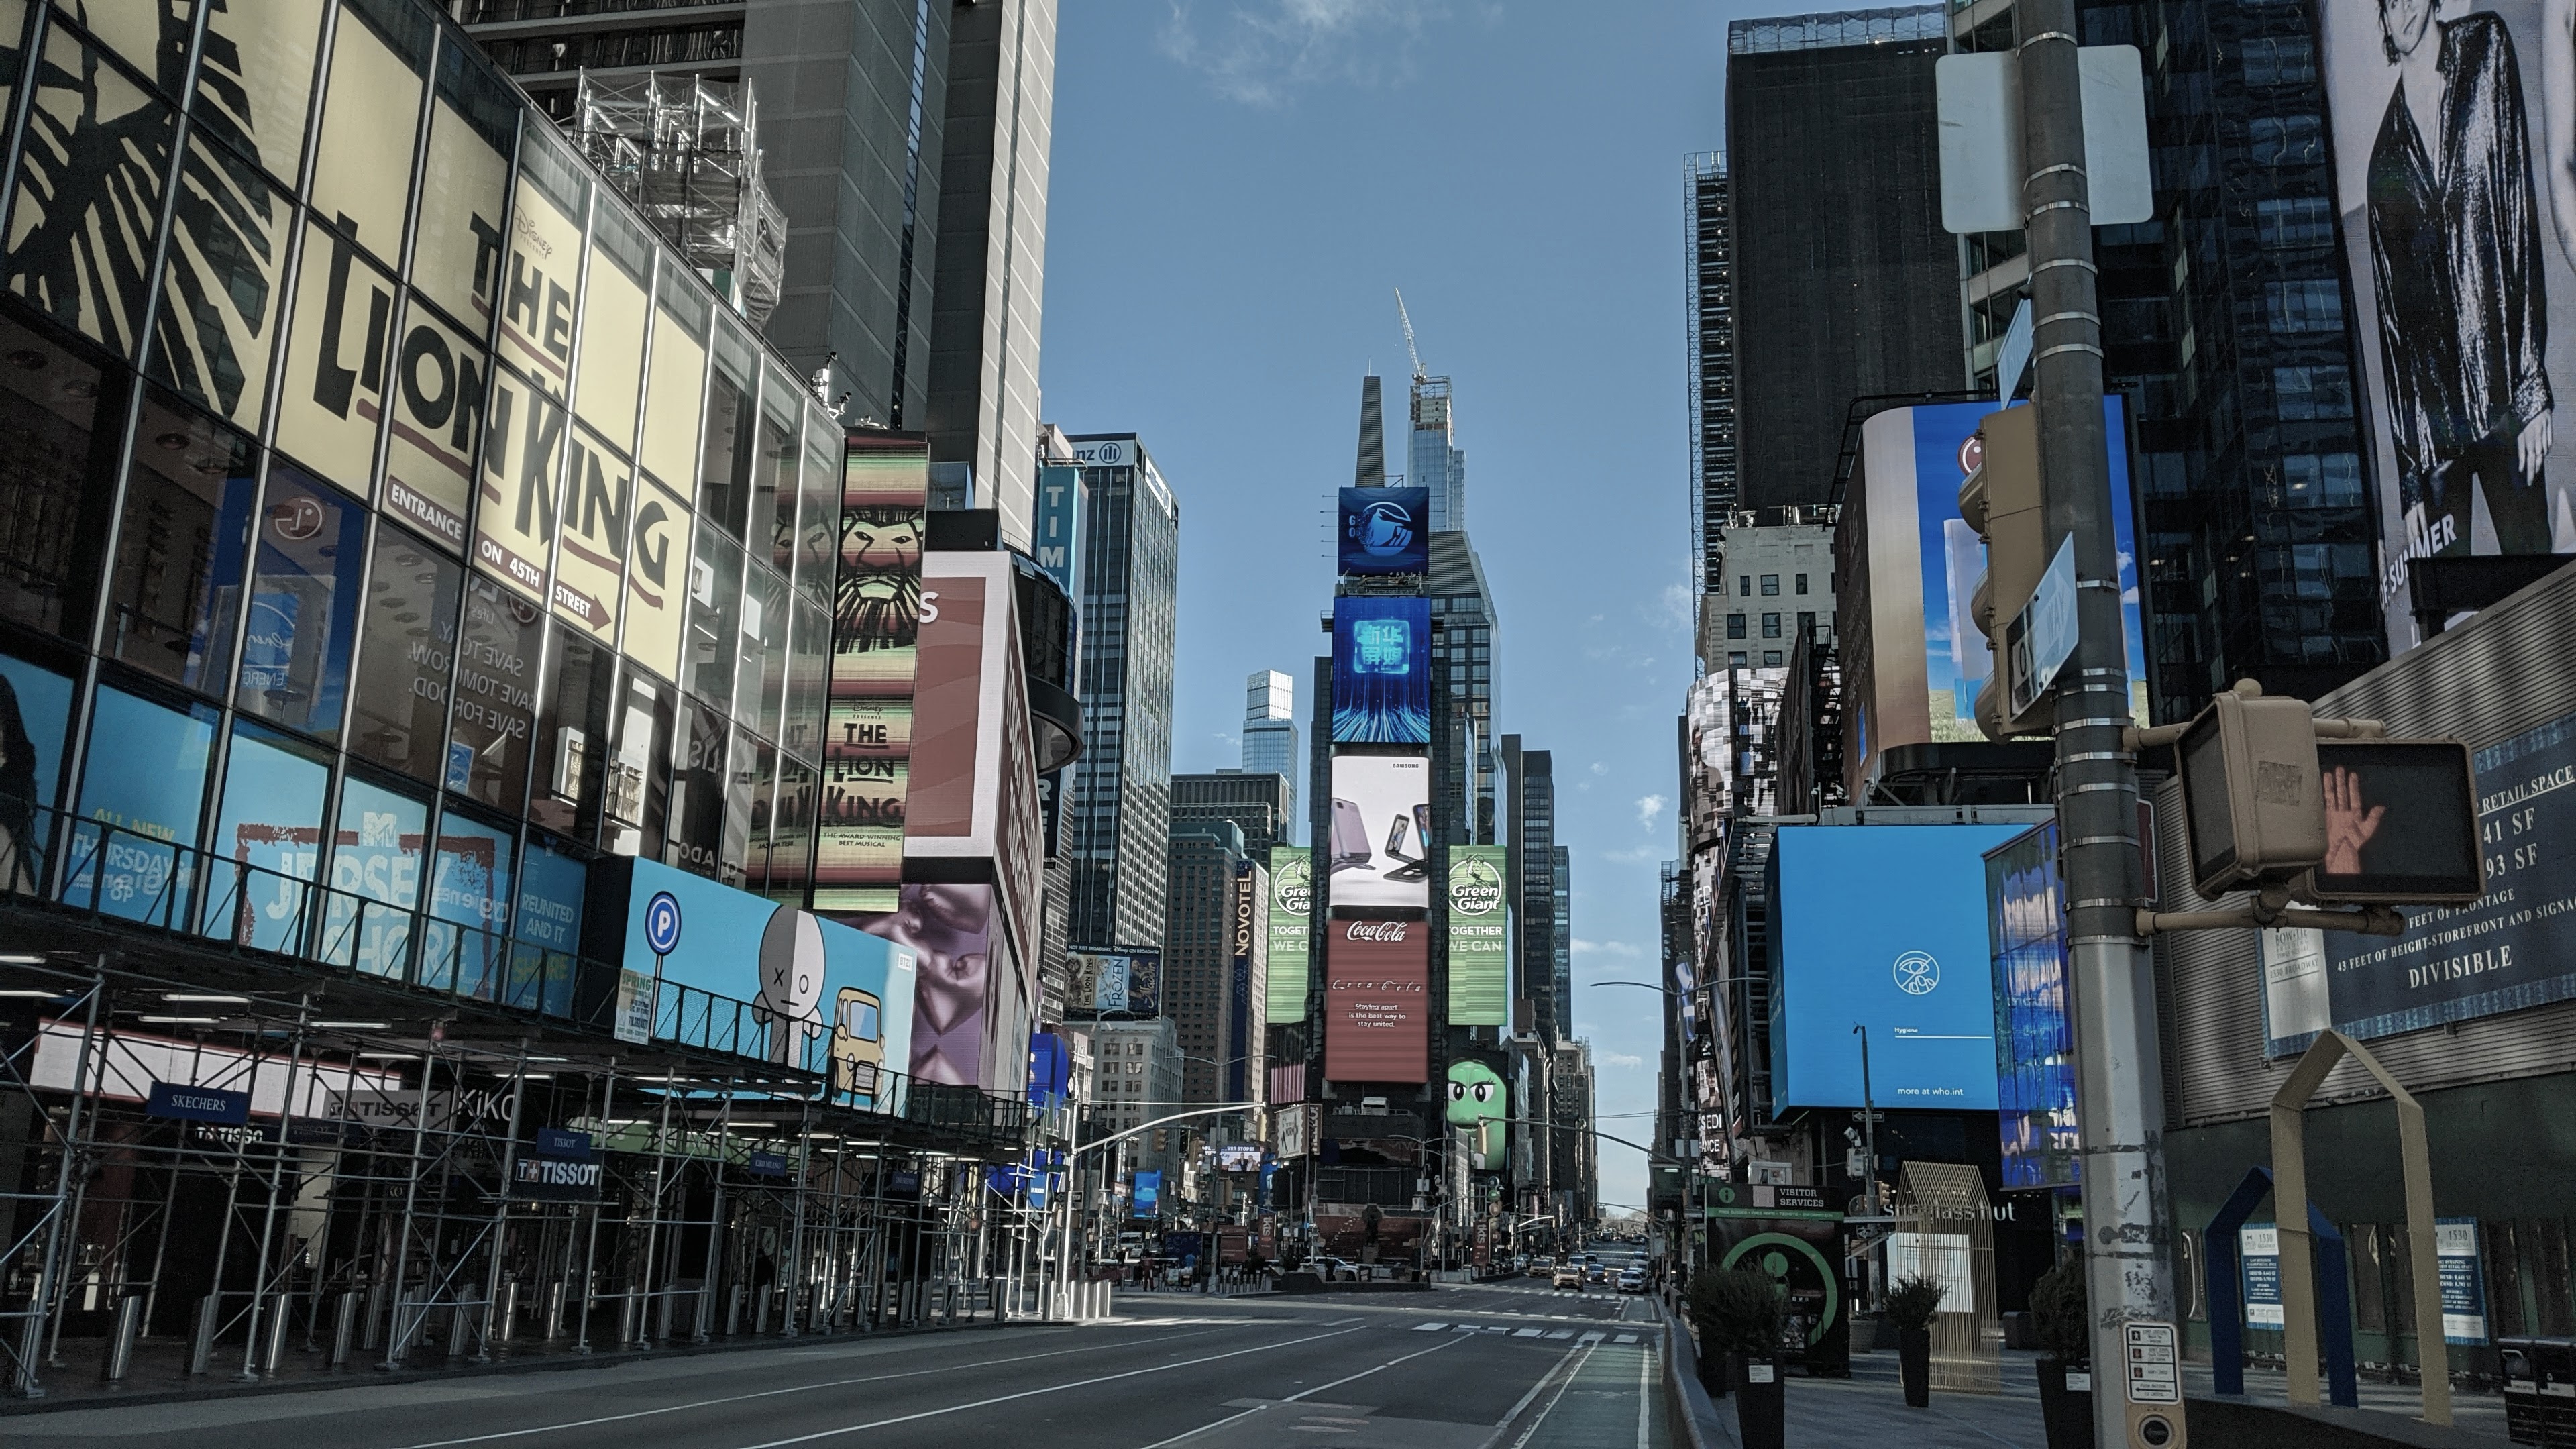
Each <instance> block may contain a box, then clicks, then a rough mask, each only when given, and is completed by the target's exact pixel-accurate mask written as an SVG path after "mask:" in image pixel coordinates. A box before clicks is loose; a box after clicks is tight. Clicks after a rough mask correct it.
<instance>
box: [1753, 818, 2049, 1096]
mask: <svg viewBox="0 0 2576 1449" xmlns="http://www.w3.org/2000/svg"><path fill="white" fill-rule="evenodd" d="M2022 829H2023V827H2020V826H2012V825H1830V826H1815V825H1809V826H1784V827H1782V828H1781V830H1780V833H1779V837H1778V839H1777V842H1776V843H1775V845H1774V847H1773V850H1772V856H1771V871H1772V877H1773V885H1772V892H1771V900H1772V910H1773V920H1774V923H1775V924H1774V929H1773V933H1772V940H1773V944H1772V971H1773V975H1772V979H1773V981H1774V983H1775V985H1774V987H1773V990H1774V991H1775V992H1776V993H1777V995H1776V998H1775V1006H1774V1008H1773V1011H1772V1018H1771V1058H1772V1063H1773V1068H1772V1084H1773V1085H1772V1102H1773V1108H1772V1109H1773V1111H1774V1113H1775V1114H1777V1113H1785V1112H1787V1111H1788V1110H1789V1109H1790V1108H1792V1107H1858V1106H1861V1105H1862V1099H1861V1092H1862V1089H1861V1070H1860V1052H1861V1040H1862V1039H1861V1037H1860V1035H1859V1034H1858V1033H1856V1032H1854V1031H1853V1029H1852V1028H1854V1027H1856V1026H1858V1027H1866V1028H1867V1029H1868V1041H1869V1075H1870V1088H1871V1095H1872V1097H1873V1098H1874V1100H1875V1102H1876V1104H1877V1105H1878V1106H1881V1107H1924V1108H1935V1109H1946V1110H1950V1111H1976V1112H1991V1111H1993V1110H1995V1001H1994V970H1993V964H1992V956H1991V949H1990V947H1989V946H1988V943H1987V939H1986V910H1985V900H1986V867H1985V860H1984V853H1985V852H1986V851H1987V850H1990V849H1992V848H1993V847H1995V846H1998V845H2001V844H2003V843H2004V842H2005V841H2007V840H2009V839H2011V838H2012V837H2013V836H2014V835H2016V834H2019V833H2020V832H2021V830H2022Z"/></svg>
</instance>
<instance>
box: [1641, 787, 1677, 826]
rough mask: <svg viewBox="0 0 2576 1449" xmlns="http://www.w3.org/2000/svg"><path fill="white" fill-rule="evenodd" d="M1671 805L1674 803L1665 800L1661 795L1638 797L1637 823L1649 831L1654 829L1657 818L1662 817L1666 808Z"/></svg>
mask: <svg viewBox="0 0 2576 1449" xmlns="http://www.w3.org/2000/svg"><path fill="white" fill-rule="evenodd" d="M1671 803H1673V802H1672V801H1670V800H1667V799H1665V798H1664V797H1663V796H1661V795H1640V796H1638V797H1637V823H1638V824H1639V825H1642V826H1644V827H1646V828H1647V829H1648V830H1652V829H1654V828H1655V820H1656V818H1657V817H1659V816H1661V815H1662V814H1663V813H1664V807H1665V806H1667V805H1670V804H1671Z"/></svg>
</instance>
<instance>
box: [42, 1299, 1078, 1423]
mask: <svg viewBox="0 0 2576 1449" xmlns="http://www.w3.org/2000/svg"><path fill="white" fill-rule="evenodd" d="M1074 1326H1077V1325H1074V1324H1067V1323H1062V1322H1056V1321H1051V1320H1047V1319H1041V1318H1014V1319H1010V1320H1007V1321H1003V1322H994V1323H962V1324H951V1325H949V1326H948V1327H945V1328H929V1327H924V1328H895V1329H878V1330H875V1331H873V1332H868V1333H833V1334H820V1333H806V1334H799V1335H797V1336H796V1337H794V1338H761V1339H752V1340H749V1341H746V1342H741V1343H704V1344H691V1345H689V1346H687V1347H685V1348H660V1349H648V1350H645V1351H644V1352H641V1353H638V1352H636V1351H634V1350H632V1349H627V1350H621V1351H618V1352H614V1353H591V1354H575V1353H560V1354H549V1355H547V1356H546V1357H544V1358H531V1359H523V1360H519V1361H516V1362H499V1363H487V1364H474V1365H471V1366H469V1367H466V1368H436V1369H399V1370H394V1371H391V1372H382V1371H376V1370H371V1369H369V1368H366V1367H364V1366H358V1367H353V1368H350V1369H348V1370H345V1371H343V1372H340V1373H336V1374H315V1375H309V1376H304V1377H299V1378H293V1379H270V1380H264V1381H262V1382H259V1383H255V1384H238V1383H220V1384H204V1385H198V1386H193V1387H188V1388H177V1389H148V1390H132V1391H128V1392H123V1393H112V1392H111V1393H85V1394H81V1395H78V1396H74V1397H65V1398H55V1397H52V1396H47V1397H45V1398H41V1399H20V1398H10V1397H0V1420H5V1419H8V1418H11V1417H14V1416H18V1415H27V1414H60V1413H70V1412H74V1411H77V1410H82V1409H121V1408H128V1407H137V1406H148V1405H155V1404H195V1403H205V1402H208V1401H210V1400H215V1399H251V1398H265V1397H268V1396H270V1395H275V1394H313V1393H330V1392H332V1391H334V1390H338V1389H357V1388H375V1387H379V1386H382V1385H387V1384H419V1383H434V1382H438V1381H441V1380H448V1379H478V1378H492V1377H496V1376H499V1375H503V1374H531V1373H559V1372H570V1371H577V1370H581V1369H604V1368H619V1367H622V1366H624V1365H627V1364H634V1363H655V1362H660V1361H663V1360H668V1359H683V1358H706V1357H710V1356H714V1355H720V1354H731V1353H754V1352H758V1351H759V1350H761V1349H769V1348H810V1347H812V1346H814V1345H815V1344H817V1343H824V1344H832V1343H870V1342H875V1341H877V1340H880V1339H895V1338H926V1337H929V1336H930V1335H933V1334H941V1333H972V1332H977V1331H980V1330H985V1329H995V1328H1069V1327H1074Z"/></svg>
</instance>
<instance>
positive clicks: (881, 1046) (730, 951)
mask: <svg viewBox="0 0 2576 1449" xmlns="http://www.w3.org/2000/svg"><path fill="white" fill-rule="evenodd" d="M631 869H632V871H633V874H632V876H631V877H630V879H629V882H628V885H627V893H626V909H625V912H624V915H623V917H622V918H621V931H622V939H621V940H620V942H619V943H618V944H617V948H616V954H615V956H614V957H613V959H615V960H617V961H618V963H619V964H620V965H622V966H623V967H624V968H625V969H626V970H627V971H629V972H633V973H636V974H637V975H640V976H642V977H643V978H644V979H646V980H657V979H658V980H659V981H660V982H662V983H663V984H665V985H679V986H687V987H693V988H695V989H697V990H699V991H704V992H706V993H708V994H709V995H712V996H717V997H723V998H726V999H727V1000H729V1001H746V1002H749V1003H750V1004H751V1016H752V1020H753V1021H755V1022H757V1023H759V1024H760V1025H761V1026H762V1027H763V1028H764V1029H765V1030H766V1034H767V1039H766V1045H767V1047H768V1058H769V1060H771V1061H773V1062H777V1063H779V1064H781V1065H787V1066H799V1067H803V1068H805V1069H806V1070H808V1071H823V1070H825V1069H826V1068H827V1067H828V1069H829V1070H830V1071H831V1073H832V1078H833V1086H834V1088H835V1090H839V1091H854V1092H857V1093H859V1094H860V1095H861V1096H863V1097H864V1096H867V1095H869V1094H870V1093H872V1092H873V1091H874V1090H875V1085H874V1084H875V1080H876V1074H877V1070H878V1069H879V1068H883V1069H884V1070H887V1071H893V1072H903V1073H908V1074H913V1075H919V1074H920V1066H919V1064H918V1063H917V1062H916V1061H915V1059H914V1049H915V1046H916V1045H917V1043H916V1041H915V1039H914V1030H913V1007H914V999H915V989H916V987H917V986H918V984H919V969H918V968H919V963H920V955H919V953H918V952H917V951H916V950H914V949H913V948H912V947H911V946H910V945H908V944H900V943H896V942H892V941H887V940H883V939H880V938H879V937H876V936H871V935H867V934H865V933H863V932H859V931H854V930H852V929H850V928H849V927H847V926H844V925H841V924H839V923H838V922H834V921H827V920H824V919H822V918H821V917H819V916H816V915H813V914H812V913H810V912H807V911H800V910H798V909H796V908H795V907H793V906H785V905H780V904H779V903H777V902H775V901H772V900H769V899H768V898H766V897H763V896H755V895H752V894H750V893H749V892H747V891H738V890H735V889H733V888H732V887H730V886H722V885H718V884H716V883H715V882H714V881H711V880H704V879H701V878H700V877H698V876H694V875H691V874H689V873H688V872H686V871H680V870H673V869H672V868H671V867H669V866H666V865H662V864H660V863H658V862H655V861H650V860H640V859H639V860H635V861H633V862H631ZM663 896H668V897H670V904H669V905H668V906H663V907H660V909H661V911H662V912H663V921H664V923H665V925H664V929H665V931H666V932H667V934H665V935H663V936H662V937H661V938H660V939H662V940H668V941H673V944H672V947H671V949H670V950H668V951H665V952H662V953H659V954H658V955H657V954H656V953H655V952H654V950H653V944H654V940H655V933H654V931H653V930H652V929H650V928H649V927H648V922H647V918H648V915H650V914H651V913H653V912H654V911H655V910H656V902H657V900H658V899H659V898H660V897H663ZM674 908H676V909H674ZM674 937H676V940H674V939H673V938H674ZM659 996H660V1000H659V1001H658V1002H657V1006H658V1010H657V1011H656V1013H655V1021H654V1028H653V1034H654V1035H655V1036H656V1037H665V1038H667V1037H671V1036H674V1035H676V1034H679V1033H680V1032H681V1031H683V1030H684V1029H686V1028H687V1027H688V1026H689V1025H691V1023H692V1021H693V1019H701V1018H703V1017H704V1014H705V1011H706V1008H705V1007H704V1005H703V1004H700V1003H685V1004H684V1003H683V1002H682V1001H681V1000H680V999H679V997H678V996H677V995H676V994H675V993H670V992H662V993H659Z"/></svg>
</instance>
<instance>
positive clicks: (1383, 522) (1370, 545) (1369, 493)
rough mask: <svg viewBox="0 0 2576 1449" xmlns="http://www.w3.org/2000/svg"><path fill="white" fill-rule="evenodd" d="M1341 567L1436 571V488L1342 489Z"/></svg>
mask: <svg viewBox="0 0 2576 1449" xmlns="http://www.w3.org/2000/svg"><path fill="white" fill-rule="evenodd" d="M1341 521H1342V526H1341V547H1340V550H1339V553H1340V558H1341V570H1342V572H1343V573H1345V574H1427V573H1429V572H1431V490H1430V489H1428V488H1345V489H1343V490H1342V514H1341Z"/></svg>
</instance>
